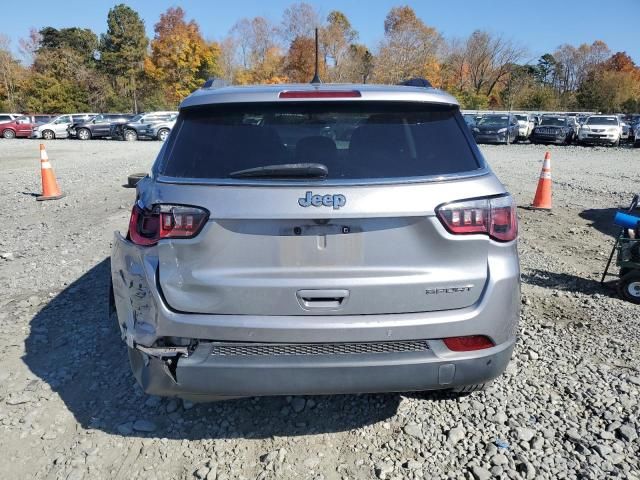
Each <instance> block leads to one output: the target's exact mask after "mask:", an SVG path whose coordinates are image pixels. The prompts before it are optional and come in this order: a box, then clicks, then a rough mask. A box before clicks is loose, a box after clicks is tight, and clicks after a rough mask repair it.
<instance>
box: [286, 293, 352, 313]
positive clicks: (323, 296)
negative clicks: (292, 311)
mask: <svg viewBox="0 0 640 480" xmlns="http://www.w3.org/2000/svg"><path fill="white" fill-rule="evenodd" d="M296 296H297V297H298V302H299V303H300V305H301V306H302V307H303V308H306V309H314V308H328V309H335V308H340V307H343V306H344V304H345V303H346V302H347V300H348V299H349V290H298V291H297V292H296Z"/></svg>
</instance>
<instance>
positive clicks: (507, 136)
mask: <svg viewBox="0 0 640 480" xmlns="http://www.w3.org/2000/svg"><path fill="white" fill-rule="evenodd" d="M518 129H519V125H518V120H517V119H516V117H515V116H513V115H510V114H490V115H483V116H482V118H480V120H478V122H477V123H476V126H475V127H474V128H473V136H474V137H475V139H476V142H478V143H505V144H509V143H513V142H516V141H517V140H518Z"/></svg>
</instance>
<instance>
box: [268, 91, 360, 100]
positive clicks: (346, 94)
mask: <svg viewBox="0 0 640 480" xmlns="http://www.w3.org/2000/svg"><path fill="white" fill-rule="evenodd" d="M361 96H362V94H361V93H360V92H359V91H358V90H288V91H285V92H280V93H279V94H278V98H358V97H361Z"/></svg>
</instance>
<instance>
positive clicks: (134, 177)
mask: <svg viewBox="0 0 640 480" xmlns="http://www.w3.org/2000/svg"><path fill="white" fill-rule="evenodd" d="M146 176H147V174H146V173H132V174H131V175H129V176H128V177H127V186H128V187H131V188H133V187H135V186H136V185H137V184H138V182H139V181H140V180H142V179H143V178H144V177H146Z"/></svg>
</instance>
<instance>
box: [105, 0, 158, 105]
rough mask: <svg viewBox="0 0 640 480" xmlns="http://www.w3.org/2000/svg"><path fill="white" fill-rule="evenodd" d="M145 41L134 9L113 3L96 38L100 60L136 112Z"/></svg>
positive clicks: (145, 51) (115, 85) (146, 42)
mask: <svg viewBox="0 0 640 480" xmlns="http://www.w3.org/2000/svg"><path fill="white" fill-rule="evenodd" d="M148 45H149V40H148V39H147V36H146V34H145V30H144V22H143V21H142V19H141V18H140V15H138V12H136V11H135V10H133V9H132V8H131V7H128V6H127V5H124V4H120V5H116V6H115V7H113V8H112V9H110V10H109V14H108V15H107V32H106V33H105V34H103V35H102V37H101V39H100V63H101V65H102V68H103V70H104V71H105V72H107V74H108V75H109V76H110V77H111V82H112V85H113V87H114V88H115V89H116V90H120V88H119V87H123V88H122V90H123V93H124V94H125V96H127V97H130V98H131V101H132V105H131V107H133V111H134V112H136V113H137V112H138V84H139V83H140V80H141V77H142V76H143V74H144V59H145V56H146V53H147V47H148Z"/></svg>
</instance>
